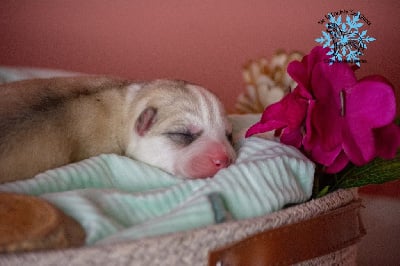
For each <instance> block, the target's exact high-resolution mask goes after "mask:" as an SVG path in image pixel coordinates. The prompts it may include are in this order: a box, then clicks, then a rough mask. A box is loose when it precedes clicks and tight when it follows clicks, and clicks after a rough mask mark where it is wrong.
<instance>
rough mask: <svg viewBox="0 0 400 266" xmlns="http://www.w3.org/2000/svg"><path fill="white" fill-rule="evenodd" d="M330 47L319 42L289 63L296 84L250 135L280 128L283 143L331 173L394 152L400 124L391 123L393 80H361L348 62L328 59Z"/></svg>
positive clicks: (267, 112)
mask: <svg viewBox="0 0 400 266" xmlns="http://www.w3.org/2000/svg"><path fill="white" fill-rule="evenodd" d="M326 53H327V49H323V48H322V47H316V48H314V49H313V50H312V51H311V53H310V54H309V55H307V56H305V57H304V58H303V60H302V61H301V62H297V61H295V62H292V63H290V65H289V66H288V73H289V74H290V75H291V77H292V78H293V79H294V80H295V81H296V82H297V83H298V86H297V87H296V88H295V90H294V91H293V92H292V93H290V94H288V95H287V96H285V97H284V99H282V101H281V102H278V103H276V104H274V105H272V106H270V107H267V108H266V109H265V111H264V113H263V116H262V119H261V121H260V122H259V123H257V124H256V125H254V126H253V127H251V128H250V129H249V131H248V132H247V136H250V135H252V134H254V133H261V132H265V131H269V130H274V129H278V130H280V131H281V142H282V143H285V144H290V145H293V146H296V147H298V148H301V149H302V150H303V151H304V153H305V154H306V155H307V156H309V157H310V159H312V160H313V161H315V162H317V163H319V164H322V165H324V166H326V171H327V172H330V173H336V172H339V171H340V170H342V169H343V168H344V167H345V166H346V165H347V164H348V162H349V161H351V162H353V163H354V164H356V165H363V164H366V163H368V162H369V161H371V160H372V159H373V158H374V157H376V156H381V157H384V158H393V157H394V156H395V154H396V152H397V149H398V147H399V146H400V128H399V127H398V126H396V125H395V124H393V119H394V117H395V113H396V106H395V104H396V103H395V96H394V92H393V89H392V87H391V85H390V84H389V83H388V82H387V81H386V80H385V79H384V78H382V77H379V76H369V77H366V78H364V79H361V80H359V81H357V79H356V77H355V75H354V72H353V70H352V68H351V67H350V66H349V65H347V64H337V63H336V64H333V65H329V64H328V63H327V60H329V57H328V56H327V55H326ZM263 130H264V131H263ZM278 132H279V131H278Z"/></svg>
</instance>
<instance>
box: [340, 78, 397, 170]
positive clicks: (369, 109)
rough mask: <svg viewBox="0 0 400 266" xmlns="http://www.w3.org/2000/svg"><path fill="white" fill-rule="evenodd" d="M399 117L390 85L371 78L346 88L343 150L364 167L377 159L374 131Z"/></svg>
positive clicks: (354, 161) (353, 160)
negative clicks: (396, 116)
mask: <svg viewBox="0 0 400 266" xmlns="http://www.w3.org/2000/svg"><path fill="white" fill-rule="evenodd" d="M395 114H396V102H395V96H394V92H393V89H392V87H391V86H390V84H388V83H386V82H382V80H378V79H377V78H376V77H367V78H364V79H363V80H361V81H360V82H358V83H357V84H356V85H354V86H353V87H351V88H349V89H346V113H345V117H346V126H344V131H343V134H344V136H343V138H344V142H343V148H344V150H345V152H346V153H347V155H348V156H349V159H350V161H352V162H353V163H355V164H357V165H362V164H365V163H368V162H369V161H371V160H372V159H373V158H374V157H375V156H376V146H375V136H374V134H373V128H380V127H383V126H386V125H388V124H390V123H391V122H392V121H393V119H394V117H395ZM386 141H389V140H386ZM381 145H383V144H382V143H381Z"/></svg>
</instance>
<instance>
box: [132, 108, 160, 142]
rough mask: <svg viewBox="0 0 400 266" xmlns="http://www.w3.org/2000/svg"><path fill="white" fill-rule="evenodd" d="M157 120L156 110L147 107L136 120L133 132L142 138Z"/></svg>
mask: <svg viewBox="0 0 400 266" xmlns="http://www.w3.org/2000/svg"><path fill="white" fill-rule="evenodd" d="M156 120H157V109H156V108H154V107H147V108H146V109H144V110H143V112H142V113H141V114H140V115H139V118H138V119H137V120H136V124H135V130H136V132H137V133H138V135H139V136H144V135H145V134H146V133H147V131H149V129H150V128H151V127H152V126H153V125H154V123H155V122H156Z"/></svg>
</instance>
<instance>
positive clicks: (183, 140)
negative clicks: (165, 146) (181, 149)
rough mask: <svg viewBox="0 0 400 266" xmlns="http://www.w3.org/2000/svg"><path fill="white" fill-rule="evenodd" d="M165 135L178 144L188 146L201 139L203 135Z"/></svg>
mask: <svg viewBox="0 0 400 266" xmlns="http://www.w3.org/2000/svg"><path fill="white" fill-rule="evenodd" d="M164 135H165V136H166V137H167V138H169V139H170V140H172V141H173V142H175V143H176V144H179V145H183V146H187V145H189V144H191V143H192V142H193V141H195V140H196V139H197V138H198V137H200V135H201V133H192V132H190V131H176V132H167V133H164Z"/></svg>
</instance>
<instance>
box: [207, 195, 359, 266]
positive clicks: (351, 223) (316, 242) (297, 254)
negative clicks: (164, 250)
mask: <svg viewBox="0 0 400 266" xmlns="http://www.w3.org/2000/svg"><path fill="white" fill-rule="evenodd" d="M360 206H361V203H360V201H354V202H352V203H350V204H348V205H346V206H344V207H341V208H338V209H335V210H333V211H330V212H328V213H325V214H323V215H320V216H318V217H316V218H313V219H309V220H306V221H302V222H299V223H296V224H291V225H287V226H283V227H280V228H277V229H272V230H268V231H264V232H261V233H258V234H256V235H253V236H250V237H248V238H246V239H244V240H241V241H239V242H237V243H234V244H232V245H229V246H225V247H222V248H219V249H217V250H213V251H211V252H210V253H209V265H210V266H228V265H235V266H236V265H246V266H247V265H290V264H294V263H299V262H301V261H305V260H309V259H312V258H316V257H320V256H323V255H326V254H328V253H331V252H335V251H338V250H340V249H343V248H345V247H348V246H350V245H353V244H354V243H356V242H357V241H359V240H360V239H361V237H362V236H364V235H365V229H364V227H363V225H362V222H361V219H360V214H359V209H360Z"/></svg>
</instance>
